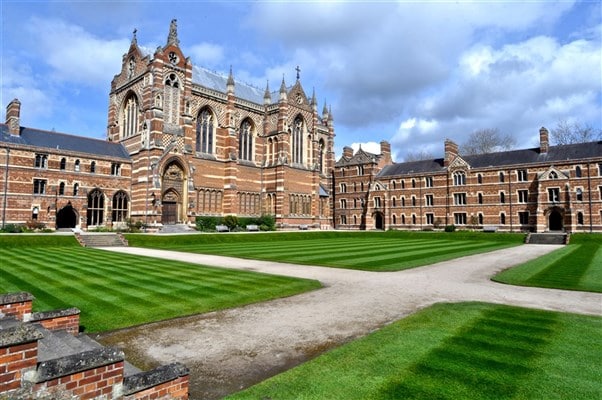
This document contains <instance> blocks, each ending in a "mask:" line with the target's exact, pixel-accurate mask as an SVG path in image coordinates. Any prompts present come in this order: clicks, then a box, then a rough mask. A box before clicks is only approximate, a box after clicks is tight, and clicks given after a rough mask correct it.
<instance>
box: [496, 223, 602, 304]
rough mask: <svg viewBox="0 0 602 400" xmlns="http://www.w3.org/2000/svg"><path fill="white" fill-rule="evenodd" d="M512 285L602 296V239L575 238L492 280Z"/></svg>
mask: <svg viewBox="0 0 602 400" xmlns="http://www.w3.org/2000/svg"><path fill="white" fill-rule="evenodd" d="M492 279H493V280H494V281H496V282H501V283H508V284H511V285H523V286H537V287H546V288H554V289H567V290H583V291H591V292H599V293H602V235H600V234H589V235H586V234H575V235H572V236H571V244H569V245H568V246H565V247H562V248H560V249H558V250H556V251H553V252H551V253H548V254H546V255H544V256H542V257H539V258H537V259H535V260H532V261H529V262H526V263H524V264H521V265H518V266H516V267H513V268H510V269H507V270H505V271H502V272H500V273H499V274H497V275H495V276H494V277H493V278H492Z"/></svg>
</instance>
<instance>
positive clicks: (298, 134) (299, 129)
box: [291, 117, 304, 164]
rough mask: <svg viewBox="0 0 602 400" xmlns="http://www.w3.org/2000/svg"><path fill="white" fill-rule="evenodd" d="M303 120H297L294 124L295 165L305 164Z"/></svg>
mask: <svg viewBox="0 0 602 400" xmlns="http://www.w3.org/2000/svg"><path fill="white" fill-rule="evenodd" d="M303 131H304V127H303V119H302V118H301V117H297V118H295V122H294V123H293V137H292V138H291V139H292V140H291V141H292V153H293V154H292V156H293V163H296V164H303V161H304V160H303V136H304V135H303Z"/></svg>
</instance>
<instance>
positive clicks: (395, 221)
mask: <svg viewBox="0 0 602 400" xmlns="http://www.w3.org/2000/svg"><path fill="white" fill-rule="evenodd" d="M396 224H397V217H396V216H395V214H393V225H396Z"/></svg>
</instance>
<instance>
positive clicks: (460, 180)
mask: <svg viewBox="0 0 602 400" xmlns="http://www.w3.org/2000/svg"><path fill="white" fill-rule="evenodd" d="M453 176H454V186H463V185H466V174H465V173H464V171H456V172H454V175H453Z"/></svg>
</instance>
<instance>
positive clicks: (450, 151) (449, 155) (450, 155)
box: [443, 139, 458, 167]
mask: <svg viewBox="0 0 602 400" xmlns="http://www.w3.org/2000/svg"><path fill="white" fill-rule="evenodd" d="M456 157H458V145H457V144H456V143H455V142H454V141H452V140H450V139H445V158H444V159H443V166H444V167H447V166H449V164H451V163H452V161H454V159H455V158H456Z"/></svg>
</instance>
